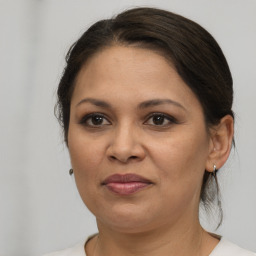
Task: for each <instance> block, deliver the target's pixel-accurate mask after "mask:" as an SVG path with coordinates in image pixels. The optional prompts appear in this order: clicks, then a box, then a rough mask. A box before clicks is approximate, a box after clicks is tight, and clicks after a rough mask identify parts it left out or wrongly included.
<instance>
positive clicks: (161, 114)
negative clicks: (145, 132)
mask: <svg viewBox="0 0 256 256" xmlns="http://www.w3.org/2000/svg"><path fill="white" fill-rule="evenodd" d="M155 116H162V117H164V118H165V119H167V120H168V121H169V124H173V123H174V124H178V121H177V119H176V118H175V117H173V116H171V115H169V114H165V113H162V112H153V113H150V114H149V115H148V116H147V118H146V121H145V122H144V124H145V123H146V122H148V120H149V119H150V118H152V117H155ZM169 124H167V125H169ZM167 125H158V126H167ZM155 126H157V125H155Z"/></svg>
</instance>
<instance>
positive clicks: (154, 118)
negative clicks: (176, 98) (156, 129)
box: [145, 113, 177, 126]
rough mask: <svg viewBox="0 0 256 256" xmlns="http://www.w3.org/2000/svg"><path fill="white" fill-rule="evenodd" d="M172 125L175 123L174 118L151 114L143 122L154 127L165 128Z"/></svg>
mask: <svg viewBox="0 0 256 256" xmlns="http://www.w3.org/2000/svg"><path fill="white" fill-rule="evenodd" d="M173 123H177V121H176V119H175V118H173V117H171V116H168V115H166V114H162V113H154V114H152V115H151V116H150V117H149V118H148V119H147V121H146V122H145V124H149V125H154V126H167V125H171V124H173Z"/></svg>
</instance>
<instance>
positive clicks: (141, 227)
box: [50, 8, 255, 256]
mask: <svg viewBox="0 0 256 256" xmlns="http://www.w3.org/2000/svg"><path fill="white" fill-rule="evenodd" d="M232 101H233V88H232V77H231V74H230V71H229V67H228V64H227V62H226V59H225V57H224V55H223V53H222V51H221V49H220V48H219V46H218V44H217V43H216V41H215V40H214V39H213V38H212V36H211V35H210V34H209V33H208V32H207V31H205V30H204V29H203V28H202V27H200V26H199V25H198V24H196V23H194V22H192V21H191V20H188V19H186V18H184V17H181V16H179V15H176V14H173V13H170V12H167V11H164V10H159V9H154V8H136V9H131V10H128V11H125V12H123V13H121V14H119V15H118V16H116V17H115V18H113V19H109V20H103V21H99V22H97V23H95V24H94V25H93V26H92V27H90V28H89V29H88V30H87V31H86V32H85V33H84V34H83V35H82V37H81V38H80V39H79V40H78V41H77V42H76V43H75V44H74V45H73V46H72V47H71V49H70V51H69V53H68V54H67V66H66V68H65V71H64V73H63V76H62V78H61V81H60V84H59V88H58V104H57V107H58V108H57V110H58V115H59V116H58V117H59V120H60V123H61V124H62V125H63V128H64V138H65V142H66V144H67V147H68V149H69V153H70V158H71V163H72V169H71V170H70V174H73V172H74V176H75V180H76V184H77V188H78V190H79V193H80V195H81V197H82V199H83V201H84V203H85V204H86V206H87V207H88V208H89V210H90V211H91V212H92V213H93V214H94V215H95V217H96V220H97V225H98V230H99V233H98V234H96V235H94V236H92V237H91V238H89V239H88V240H87V241H86V242H85V243H83V244H81V245H77V246H75V247H73V248H70V249H67V250H64V251H61V252H56V253H53V254H50V255H59V256H61V255H63V256H64V255H74V256H84V255H87V256H102V255H108V256H112V255H113V256H114V255H124V256H125V255H147V256H151V255H161V256H165V255H168V256H170V255H175V256H177V255H196V256H197V255H200V256H206V255H211V256H225V255H233V256H235V255H255V254H253V253H251V252H248V251H245V250H243V249H241V248H239V247H238V246H236V245H233V244H231V243H230V242H228V241H226V240H225V239H223V238H221V237H219V236H217V235H214V234H210V233H208V232H207V231H205V230H204V229H203V228H202V227H201V225H200V222H199V217H198V212H199V203H200V201H201V202H202V203H203V204H204V205H205V206H208V205H209V204H211V203H213V202H214V201H215V199H216V198H217V201H218V183H217V170H218V169H220V168H221V167H222V166H223V165H224V163H225V162H226V160H227V158H228V156H229V153H230V150H231V147H232V141H233V131H234V129H233V124H234V115H233V112H232ZM214 188H215V190H214ZM214 191H215V192H214ZM220 211H221V208H220Z"/></svg>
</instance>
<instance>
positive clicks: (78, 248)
mask: <svg viewBox="0 0 256 256" xmlns="http://www.w3.org/2000/svg"><path fill="white" fill-rule="evenodd" d="M84 244H85V243H84V242H83V243H80V244H77V245H75V246H74V247H72V248H68V249H66V250H62V251H58V252H53V253H49V254H46V255H44V256H86V254H85V251H84ZM209 256H256V253H253V252H250V251H247V250H245V249H242V248H240V247H239V246H237V245H235V244H233V243H231V242H229V241H228V240H226V239H224V238H221V240H220V242H219V243H218V244H217V246H216V247H215V248H214V250H213V251H212V252H211V254H210V255H209Z"/></svg>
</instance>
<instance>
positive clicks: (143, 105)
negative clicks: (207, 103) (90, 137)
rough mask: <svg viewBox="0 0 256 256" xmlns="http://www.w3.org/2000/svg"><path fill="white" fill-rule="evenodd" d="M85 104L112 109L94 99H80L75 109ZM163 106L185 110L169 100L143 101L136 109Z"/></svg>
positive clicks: (109, 105) (108, 105)
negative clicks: (173, 106) (169, 105)
mask: <svg viewBox="0 0 256 256" xmlns="http://www.w3.org/2000/svg"><path fill="white" fill-rule="evenodd" d="M86 102H89V103H91V104H93V105H95V106H97V107H102V108H109V109H110V108H112V106H111V104H109V103H107V102H106V101H103V100H98V99H94V98H85V99H82V100H81V101H79V103H78V104H77V105H76V107H78V106H79V105H81V104H83V103H86ZM163 104H172V105H175V106H177V107H179V108H182V109H183V110H186V108H185V107H184V106H183V105H181V104H180V103H179V102H177V101H174V100H170V99H152V100H147V101H143V102H141V103H140V104H139V105H138V108H139V109H145V108H149V107H153V106H159V105H163Z"/></svg>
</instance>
